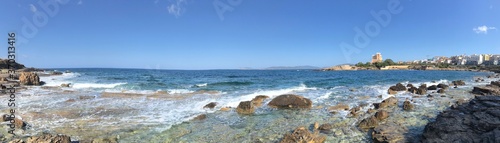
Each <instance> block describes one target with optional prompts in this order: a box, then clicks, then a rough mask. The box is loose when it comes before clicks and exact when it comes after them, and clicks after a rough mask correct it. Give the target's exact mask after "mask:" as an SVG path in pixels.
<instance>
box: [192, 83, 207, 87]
mask: <svg viewBox="0 0 500 143" xmlns="http://www.w3.org/2000/svg"><path fill="white" fill-rule="evenodd" d="M207 85H208V83H200V84H196V85H195V87H205V86H207Z"/></svg>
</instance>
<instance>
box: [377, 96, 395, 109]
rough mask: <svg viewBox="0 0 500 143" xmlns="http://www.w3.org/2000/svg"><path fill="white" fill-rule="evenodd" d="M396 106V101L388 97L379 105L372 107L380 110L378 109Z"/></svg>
mask: <svg viewBox="0 0 500 143" xmlns="http://www.w3.org/2000/svg"><path fill="white" fill-rule="evenodd" d="M397 104H398V99H397V98H396V97H389V98H387V99H385V100H384V101H382V102H380V103H379V104H376V103H374V104H373V105H374V106H375V109H380V108H386V107H392V106H397Z"/></svg>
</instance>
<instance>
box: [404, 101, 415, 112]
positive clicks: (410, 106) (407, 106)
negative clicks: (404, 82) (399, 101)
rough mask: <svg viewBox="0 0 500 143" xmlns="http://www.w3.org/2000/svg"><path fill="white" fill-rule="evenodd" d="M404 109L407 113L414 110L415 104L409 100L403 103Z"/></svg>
mask: <svg viewBox="0 0 500 143" xmlns="http://www.w3.org/2000/svg"><path fill="white" fill-rule="evenodd" d="M403 109H404V110H406V111H409V110H413V104H411V102H410V101H408V99H407V100H406V101H405V102H404V103H403Z"/></svg>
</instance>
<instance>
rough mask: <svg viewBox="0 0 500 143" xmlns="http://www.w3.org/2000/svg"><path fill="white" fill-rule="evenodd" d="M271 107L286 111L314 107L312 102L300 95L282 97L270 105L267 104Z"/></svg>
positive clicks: (275, 99)
mask: <svg viewBox="0 0 500 143" xmlns="http://www.w3.org/2000/svg"><path fill="white" fill-rule="evenodd" d="M267 105H268V106H269V107H273V108H284V109H290V108H307V109H309V108H311V107H312V101H311V100H309V99H307V98H304V97H302V96H299V95H293V94H285V95H280V96H278V97H276V98H274V99H273V100H271V102H269V104H267Z"/></svg>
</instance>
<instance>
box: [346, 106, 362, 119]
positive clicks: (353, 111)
mask: <svg viewBox="0 0 500 143" xmlns="http://www.w3.org/2000/svg"><path fill="white" fill-rule="evenodd" d="M349 111H350V115H351V116H354V117H356V116H357V115H358V114H357V112H358V111H361V106H357V107H353V108H352V109H351V110H349Z"/></svg>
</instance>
